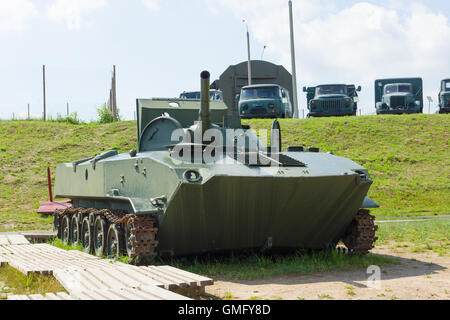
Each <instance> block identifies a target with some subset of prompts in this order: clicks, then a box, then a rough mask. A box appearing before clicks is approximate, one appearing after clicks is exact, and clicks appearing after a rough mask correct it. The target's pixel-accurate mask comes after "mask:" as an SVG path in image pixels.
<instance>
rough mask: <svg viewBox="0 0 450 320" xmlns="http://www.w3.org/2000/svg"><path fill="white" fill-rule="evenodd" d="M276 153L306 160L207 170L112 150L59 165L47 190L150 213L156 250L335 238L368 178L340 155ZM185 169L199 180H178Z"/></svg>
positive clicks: (83, 202)
mask: <svg viewBox="0 0 450 320" xmlns="http://www.w3.org/2000/svg"><path fill="white" fill-rule="evenodd" d="M284 155H286V156H289V157H290V158H292V159H295V160H298V161H299V162H301V163H304V164H305V165H306V167H305V168H272V167H257V168H255V167H248V166H246V165H244V164H234V165H233V166H231V167H230V165H229V164H223V165H220V164H215V166H214V169H212V168H211V167H210V166H207V165H189V166H186V165H182V164H181V165H175V164H173V163H172V161H171V160H170V154H169V153H168V152H158V153H157V155H155V153H152V154H151V157H150V155H148V156H146V153H143V154H139V155H138V156H137V157H136V158H132V157H131V156H129V155H116V156H113V157H110V158H108V159H104V160H102V161H100V162H98V163H97V164H96V168H95V169H94V168H93V166H92V164H91V163H86V164H81V165H79V166H77V167H76V170H74V167H73V164H61V165H59V166H58V167H57V173H56V176H57V179H56V185H55V191H56V194H57V197H59V198H70V199H72V200H73V201H74V207H79V208H96V209H111V210H124V211H125V212H128V213H132V214H137V215H146V214H153V215H154V216H155V217H157V218H158V229H159V230H158V241H159V245H158V248H157V251H158V253H159V254H161V255H167V254H170V255H189V254H198V253H204V252H214V251H227V250H235V249H252V248H253V249H262V248H264V246H266V245H267V242H271V244H270V247H274V248H326V247H327V246H329V245H332V244H333V243H334V244H335V241H336V239H341V237H342V235H343V234H344V233H345V231H346V229H347V227H348V226H349V224H350V223H351V221H352V220H353V219H354V218H355V216H356V214H357V213H358V210H359V209H360V208H362V207H363V201H364V199H365V198H366V195H367V192H368V190H369V188H370V186H371V184H372V181H371V180H370V178H369V177H368V175H367V176H366V175H365V174H364V172H366V171H365V169H364V168H363V167H361V166H359V165H357V164H356V163H354V162H352V161H350V160H348V159H344V158H340V157H336V156H333V155H330V154H324V153H313V152H297V153H284ZM228 160H232V159H231V158H229V159H228ZM327 163H328V169H326V170H324V169H323V166H324V164H327ZM332 163H334V165H330V164H332ZM136 164H138V165H137V166H136ZM337 164H339V165H337ZM144 170H145V172H147V176H144V175H143V172H144ZM192 170H194V171H195V172H198V173H199V174H200V176H201V180H200V181H194V182H189V181H187V180H186V178H185V173H186V172H188V171H192ZM281 171H282V172H281ZM362 173H363V176H364V177H363V178H362V177H361V174H362ZM86 177H87V179H86ZM102 177H103V180H99V179H101V178H102ZM66 181H71V182H72V183H70V184H67V183H66ZM114 193H115V195H114ZM157 197H164V198H165V199H167V201H165V202H164V203H163V204H162V205H161V206H155V205H153V204H152V203H151V200H146V199H152V198H157ZM249 199H252V200H249Z"/></svg>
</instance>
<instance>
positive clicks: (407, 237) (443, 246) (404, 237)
mask: <svg viewBox="0 0 450 320" xmlns="http://www.w3.org/2000/svg"><path fill="white" fill-rule="evenodd" d="M377 236H378V238H379V240H378V242H377V244H387V243H390V242H392V241H394V242H397V243H411V244H413V245H412V246H411V248H410V251H411V252H427V251H434V252H437V253H439V254H440V255H446V254H448V253H449V251H450V221H445V220H444V221H427V222H408V223H383V224H380V226H379V230H378V232H377ZM396 246H397V247H398V246H399V244H397V245H396Z"/></svg>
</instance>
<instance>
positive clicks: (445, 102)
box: [439, 79, 450, 114]
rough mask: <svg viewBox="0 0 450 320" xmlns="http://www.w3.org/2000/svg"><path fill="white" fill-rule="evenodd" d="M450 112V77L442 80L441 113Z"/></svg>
mask: <svg viewBox="0 0 450 320" xmlns="http://www.w3.org/2000/svg"><path fill="white" fill-rule="evenodd" d="M449 112H450V79H445V80H442V82H441V90H440V92H439V113H441V114H442V113H449Z"/></svg>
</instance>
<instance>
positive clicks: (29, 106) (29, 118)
mask: <svg viewBox="0 0 450 320" xmlns="http://www.w3.org/2000/svg"><path fill="white" fill-rule="evenodd" d="M28 120H30V104H28Z"/></svg>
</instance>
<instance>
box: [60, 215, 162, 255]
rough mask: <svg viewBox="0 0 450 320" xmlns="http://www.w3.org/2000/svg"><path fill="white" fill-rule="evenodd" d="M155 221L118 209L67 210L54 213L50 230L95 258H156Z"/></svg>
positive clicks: (145, 216) (149, 216)
mask: <svg viewBox="0 0 450 320" xmlns="http://www.w3.org/2000/svg"><path fill="white" fill-rule="evenodd" d="M157 223H158V222H157V220H156V219H155V218H154V217H153V216H151V215H142V216H138V215H133V214H128V213H127V212H124V211H121V210H109V209H102V210H98V209H85V208H69V209H66V210H57V211H56V212H55V215H54V228H55V231H56V232H57V233H58V238H60V239H62V240H63V242H66V243H72V244H79V243H80V244H82V246H83V249H84V250H85V251H86V252H88V253H95V254H96V255H97V256H103V255H106V256H121V255H123V254H126V255H128V257H130V258H131V259H132V260H133V261H136V260H140V259H147V258H153V257H155V256H156V255H157V253H156V248H157V246H158V241H157V239H156V238H157V232H158V228H157Z"/></svg>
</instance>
